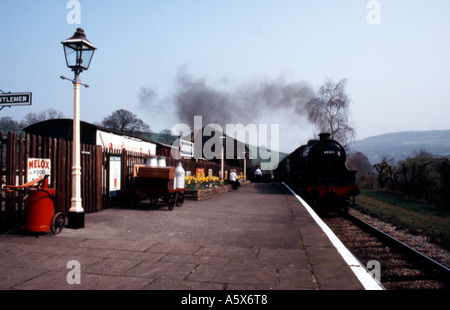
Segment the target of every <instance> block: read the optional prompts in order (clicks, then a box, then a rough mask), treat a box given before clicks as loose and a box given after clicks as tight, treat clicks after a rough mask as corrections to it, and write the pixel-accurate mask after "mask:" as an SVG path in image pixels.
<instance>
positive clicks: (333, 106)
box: [306, 79, 355, 144]
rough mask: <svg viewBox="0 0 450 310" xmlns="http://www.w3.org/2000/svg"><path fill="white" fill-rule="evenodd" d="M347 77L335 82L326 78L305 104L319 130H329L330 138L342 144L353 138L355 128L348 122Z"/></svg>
mask: <svg viewBox="0 0 450 310" xmlns="http://www.w3.org/2000/svg"><path fill="white" fill-rule="evenodd" d="M346 84H347V79H342V80H340V81H339V82H338V83H337V84H336V83H334V82H333V81H332V80H328V81H327V82H326V83H325V84H324V85H323V86H322V87H320V89H319V91H318V92H317V96H315V97H314V98H312V99H311V100H310V101H309V102H308V103H307V104H306V109H307V111H308V117H309V120H310V121H312V122H313V123H314V124H316V125H318V126H319V129H320V131H321V132H329V133H330V134H331V138H332V139H335V140H337V141H339V142H341V143H343V144H345V143H347V142H349V141H350V140H351V139H353V137H354V135H355V130H354V128H352V127H351V126H350V124H349V122H348V112H349V105H350V98H349V96H348V94H347V90H346Z"/></svg>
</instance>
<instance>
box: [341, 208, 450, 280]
mask: <svg viewBox="0 0 450 310" xmlns="http://www.w3.org/2000/svg"><path fill="white" fill-rule="evenodd" d="M346 217H347V218H348V219H349V220H351V221H352V222H353V223H355V224H356V225H358V226H359V227H361V228H364V229H369V230H370V231H372V232H374V233H375V234H377V235H378V236H381V237H382V238H383V239H385V240H387V241H389V242H390V243H392V244H394V245H397V246H400V247H401V248H402V249H403V250H405V251H406V252H408V254H412V255H413V256H414V257H416V258H418V259H420V260H421V261H423V262H424V263H426V264H427V265H429V266H430V267H432V268H434V269H436V270H438V271H439V272H441V273H442V276H443V277H446V278H447V279H450V268H448V267H446V266H444V265H442V264H441V263H439V262H437V261H435V260H434V259H432V258H431V257H428V256H427V255H425V254H423V253H421V252H419V251H417V250H416V249H414V248H412V247H410V246H409V245H407V244H405V243H404V242H402V241H400V240H398V239H396V238H394V237H392V236H391V235H389V234H387V233H385V232H384V231H381V230H379V229H378V228H375V227H374V226H372V225H370V224H369V223H367V222H365V221H363V220H361V219H359V218H357V217H355V216H354V215H351V214H349V213H347V214H346Z"/></svg>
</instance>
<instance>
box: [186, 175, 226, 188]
mask: <svg viewBox="0 0 450 310" xmlns="http://www.w3.org/2000/svg"><path fill="white" fill-rule="evenodd" d="M185 181H186V187H187V188H189V189H191V190H192V189H206V188H217V187H219V186H221V185H223V182H222V181H221V180H220V179H219V177H214V176H207V177H206V176H201V177H198V178H197V177H195V176H186V178H185Z"/></svg>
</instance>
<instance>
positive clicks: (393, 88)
mask: <svg viewBox="0 0 450 310" xmlns="http://www.w3.org/2000/svg"><path fill="white" fill-rule="evenodd" d="M78 2H79V3H80V4H81V10H80V16H81V23H80V24H76V23H75V24H74V23H73V22H74V21H75V22H77V21H76V20H73V19H71V18H72V17H75V15H72V13H74V11H72V10H73V8H72V7H69V8H67V4H68V3H69V1H68V0H58V1H55V0H39V1H31V0H1V2H0V38H1V45H0V46H1V48H0V59H1V67H0V89H1V90H2V91H4V92H32V93H33V104H32V106H31V107H30V106H27V107H12V108H5V109H3V110H2V111H0V117H4V116H11V117H13V118H15V119H17V120H21V119H23V117H24V116H25V114H27V113H29V112H34V113H39V112H41V111H44V110H47V109H49V108H54V109H56V110H58V111H61V112H62V113H63V114H64V115H65V116H66V117H68V118H71V117H72V113H73V112H72V109H73V88H72V85H71V83H70V82H68V81H63V80H61V79H60V78H59V77H60V75H66V76H68V77H72V73H71V72H70V70H69V69H68V68H67V67H66V65H65V60H64V53H63V48H62V45H61V43H60V42H61V41H63V40H65V39H67V38H69V37H71V36H72V35H73V33H74V32H75V30H76V28H77V27H82V28H84V29H85V32H86V35H87V38H88V39H89V40H90V41H91V42H92V43H93V44H94V45H96V46H97V48H98V51H97V52H96V53H95V55H94V58H93V61H92V63H91V68H90V69H89V70H88V71H86V72H83V73H82V74H81V80H82V82H84V83H87V84H89V85H90V86H91V87H90V88H82V89H81V119H82V120H84V121H87V122H92V123H93V122H100V121H101V120H102V119H103V118H104V117H105V116H107V115H109V114H111V113H112V112H113V111H115V110H117V109H121V108H123V109H127V110H130V111H131V112H133V113H135V114H137V115H138V117H139V118H141V119H142V120H143V121H144V122H146V123H147V124H148V125H150V127H151V129H152V130H153V131H155V132H159V131H160V130H162V129H166V128H167V129H170V128H171V127H172V126H173V125H174V124H175V123H178V122H180V119H179V115H177V113H176V111H175V105H174V100H175V99H174V98H175V94H176V93H177V90H178V88H179V75H180V72H183V73H184V74H185V75H187V76H189V78H190V81H197V82H199V83H200V84H202V85H203V86H205V87H208V88H209V89H213V90H217V91H219V92H221V93H226V94H229V95H230V97H233V95H235V94H236V93H238V92H239V91H242V90H243V89H245V87H247V88H248V87H251V86H255V85H257V84H258V83H259V82H261V81H278V82H280V83H282V84H283V85H287V84H290V83H302V85H307V86H308V87H310V88H311V89H313V90H314V91H315V92H316V91H317V90H318V88H319V87H320V86H321V85H322V84H324V83H325V82H326V81H327V80H328V79H332V80H334V81H336V82H338V81H339V80H341V79H343V78H346V79H347V80H348V82H347V90H348V93H349V95H350V97H351V99H352V103H351V106H350V111H351V114H350V119H351V122H352V124H353V126H354V127H355V128H356V130H357V136H356V139H363V138H366V137H369V136H373V135H378V134H382V133H388V132H396V131H409V130H437V129H450V121H449V118H450V18H449V16H450V1H448V0H431V1H419V0H389V1H387V0H379V1H368V0H339V1H336V0H290V1H289V0H281V1H280V0H278V1H275V0H164V1H156V0H145V1H138V0H127V1H125V0H114V1H110V0H108V1H106V0H96V1H92V0H90V1H87V0H79V1H78ZM372 3H375V4H379V8H380V10H379V11H376V10H375V8H376V7H373V6H371V4H372ZM69 4H70V3H69ZM368 4H369V7H368ZM378 13H379V14H378ZM374 14H375V15H374ZM377 14H378V15H377ZM68 17H69V20H68ZM377 17H379V23H372V22H373V21H376V18H377ZM143 90H145V91H143ZM149 93H150V94H152V96H150V97H148V98H147V97H145V96H142V95H143V94H149ZM150 99H151V100H150ZM150 101H151V102H150ZM227 108H230V107H227V106H224V107H223V109H224V111H218V113H222V112H225V111H226V109H227ZM231 108H232V107H231ZM294 116H295V117H294ZM246 121H247V122H252V123H255V124H259V123H266V124H279V125H280V148H281V151H285V152H289V151H292V150H294V149H295V148H296V147H298V146H299V145H300V144H303V143H304V142H305V141H306V140H307V139H309V138H311V134H312V131H313V130H314V128H313V125H312V124H310V123H309V122H308V121H307V120H306V119H305V118H303V117H301V116H299V115H296V114H295V113H294V112H293V111H292V110H289V109H280V111H279V112H270V113H256V110H255V119H252V120H248V119H247V120H246ZM244 125H245V124H244Z"/></svg>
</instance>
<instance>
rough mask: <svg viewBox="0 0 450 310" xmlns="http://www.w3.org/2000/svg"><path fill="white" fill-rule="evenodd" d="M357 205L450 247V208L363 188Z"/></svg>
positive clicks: (363, 209)
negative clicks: (447, 209) (443, 208)
mask: <svg viewBox="0 0 450 310" xmlns="http://www.w3.org/2000/svg"><path fill="white" fill-rule="evenodd" d="M355 209H357V210H359V211H361V212H363V213H366V214H369V215H371V216H374V217H377V218H379V219H380V220H382V221H384V222H388V223H391V224H393V225H395V226H398V227H402V228H404V229H407V230H408V231H410V232H411V233H414V234H423V235H426V236H429V237H430V238H431V241H433V242H435V243H438V244H441V245H442V246H444V247H445V248H447V249H450V211H445V210H442V209H438V208H435V207H434V206H432V205H429V204H425V203H420V202H416V201H411V200H408V199H404V198H401V197H398V196H395V195H393V194H390V193H386V192H378V191H369V190H362V191H361V194H360V195H359V196H358V197H356V206H355Z"/></svg>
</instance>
